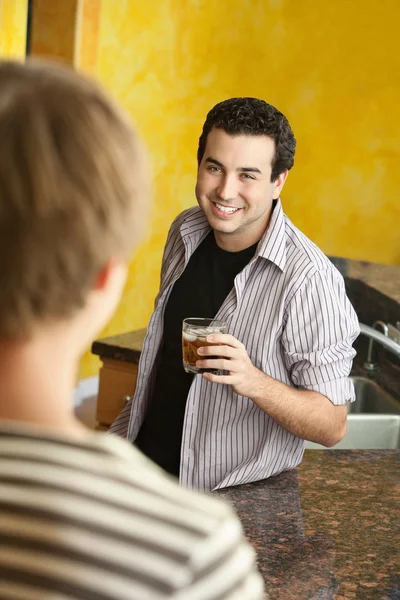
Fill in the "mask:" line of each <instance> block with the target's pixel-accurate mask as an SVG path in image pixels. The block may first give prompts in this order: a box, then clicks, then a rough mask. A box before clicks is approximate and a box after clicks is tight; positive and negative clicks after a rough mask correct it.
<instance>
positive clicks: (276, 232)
mask: <svg viewBox="0 0 400 600" xmlns="http://www.w3.org/2000/svg"><path fill="white" fill-rule="evenodd" d="M257 255H258V256H262V257H263V258H266V259H267V260H270V261H271V262H273V263H274V264H275V265H276V266H277V267H279V268H280V270H281V271H284V270H285V267H286V225H285V215H284V212H283V209H282V203H281V200H280V198H278V200H277V201H276V204H275V208H274V210H273V211H272V215H271V219H270V222H269V225H268V228H267V230H266V232H265V233H264V235H263V236H262V238H261V240H260V243H259V244H258V247H257Z"/></svg>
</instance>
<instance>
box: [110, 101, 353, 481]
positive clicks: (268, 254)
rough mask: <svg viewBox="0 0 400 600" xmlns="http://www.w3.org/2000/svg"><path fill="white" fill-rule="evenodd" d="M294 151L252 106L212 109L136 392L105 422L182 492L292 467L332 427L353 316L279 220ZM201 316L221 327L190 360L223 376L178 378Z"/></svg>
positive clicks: (336, 425) (343, 387)
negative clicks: (190, 204)
mask: <svg viewBox="0 0 400 600" xmlns="http://www.w3.org/2000/svg"><path fill="white" fill-rule="evenodd" d="M295 147H296V141H295V138H294V135H293V131H292V129H291V127H290V125H289V123H288V121H287V119H286V118H285V116H284V115H283V114H282V113H281V112H279V111H278V110H277V109H276V108H274V107H273V106H271V105H269V104H267V103H266V102H264V101H262V100H258V99H256V98H233V99H230V100H226V101H224V102H221V103H219V104H217V105H216V106H215V107H214V108H213V109H212V110H211V111H210V112H209V114H208V115H207V119H206V122H205V124H204V127H203V132H202V134H201V136H200V140H199V148H198V176H197V184H196V197H197V201H198V204H199V207H196V208H191V209H189V210H186V211H184V212H183V213H182V214H180V215H179V216H178V217H177V218H176V219H175V221H174V222H173V224H172V226H171V229H170V232H169V235H168V239H167V243H166V247H165V252H164V258H163V264H162V272H161V287H160V292H159V295H158V297H157V299H156V304H155V310H154V313H153V315H152V317H151V320H150V323H149V327H148V332H147V336H146V340H145V342H144V347H143V352H142V355H141V360H140V365H139V373H138V380H137V387H136V393H135V396H134V398H133V401H132V402H130V403H128V404H127V406H126V407H125V409H124V411H123V412H122V413H121V415H120V416H119V417H118V419H117V420H116V422H115V423H114V425H113V426H112V431H114V432H115V433H119V434H121V435H124V436H126V437H128V439H129V440H131V441H132V442H135V443H136V444H137V445H138V446H139V448H141V450H142V451H143V452H144V453H145V454H147V455H148V456H149V457H151V458H152V459H153V460H154V461H155V462H157V463H158V464H159V465H160V466H162V467H163V468H164V469H165V470H167V471H168V472H170V473H172V474H174V475H176V476H179V478H180V482H181V484H182V485H183V486H187V487H195V488H200V489H218V488H221V487H227V486H231V485H239V484H242V483H248V482H251V481H257V480H259V479H263V478H266V477H270V476H271V475H275V474H277V473H280V472H281V471H284V470H287V469H291V468H293V467H295V466H296V465H298V464H299V463H300V461H301V459H302V456H303V452H304V440H311V441H314V442H318V443H321V444H324V445H325V446H333V445H334V444H336V443H337V442H338V441H339V440H340V439H341V438H342V437H343V435H344V433H345V429H346V417H347V407H346V404H347V403H348V402H351V401H353V400H354V389H353V386H352V383H351V381H350V380H349V378H348V375H349V373H350V370H351V365H352V359H353V357H354V354H355V352H354V350H353V348H352V343H353V341H354V339H355V338H356V337H357V335H358V333H359V327H358V319H357V316H356V314H355V312H354V310H353V308H352V306H351V304H350V302H349V300H348V299H347V297H346V293H345V287H344V282H343V278H342V277H341V275H340V273H339V272H338V271H337V270H336V269H335V268H334V266H333V265H332V263H331V262H330V261H329V260H328V258H327V257H326V256H325V255H324V254H323V253H322V252H321V250H319V249H318V248H317V247H316V246H315V245H314V244H313V243H312V242H311V241H310V240H309V239H308V238H307V237H306V236H305V235H304V234H303V233H301V232H300V231H299V230H298V229H297V228H296V227H295V226H294V225H293V224H292V223H291V221H290V220H289V219H288V218H287V217H286V215H285V214H284V213H283V210H282V205H281V201H280V193H281V191H282V188H283V186H284V184H285V181H286V178H287V176H288V172H289V170H290V169H291V168H292V166H293V162H294V154H295ZM214 316H215V317H217V318H218V319H221V320H225V321H226V322H227V325H228V332H229V333H228V334H214V335H212V336H211V337H209V340H208V341H211V342H213V343H214V344H215V343H216V344H217V345H218V349H217V350H216V349H215V347H214V348H213V349H212V350H211V351H210V350H209V349H207V348H206V347H204V348H203V349H201V350H200V351H199V353H200V354H201V355H202V360H201V361H199V362H198V366H199V367H203V368H214V369H216V370H217V369H219V370H222V372H223V373H222V374H220V375H215V374H211V373H204V374H203V375H195V376H193V375H191V374H188V373H185V371H184V370H183V368H182V349H181V330H182V326H181V325H182V319H184V318H186V317H214ZM210 355H212V356H210ZM215 355H217V356H218V357H219V358H215Z"/></svg>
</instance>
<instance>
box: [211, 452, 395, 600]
mask: <svg viewBox="0 0 400 600" xmlns="http://www.w3.org/2000/svg"><path fill="white" fill-rule="evenodd" d="M399 459H400V451H399V450H393V451H391V450H374V451H369V450H326V451H323V450H306V451H305V454H304V459H303V462H302V463H301V465H300V466H299V467H298V468H297V469H294V470H292V471H288V472H285V473H282V474H280V475H277V476H276V477H272V478H270V479H267V480H264V481H260V482H257V483H251V484H247V485H242V486H238V487H232V488H226V489H223V490H219V491H218V492H215V493H216V494H218V495H219V496H220V497H222V498H225V499H226V500H227V501H228V502H230V503H231V504H232V505H233V506H234V508H235V509H236V511H237V513H238V515H239V517H240V519H241V521H242V524H243V527H244V530H245V533H246V535H247V537H248V539H249V541H250V542H251V543H252V545H253V546H254V548H255V550H256V552H257V556H258V566H259V569H260V571H261V573H262V575H263V577H264V580H265V582H266V590H267V591H268V593H269V596H270V598H271V600H330V599H335V600H349V599H352V600H395V599H396V600H398V599H399V598H400V562H399V559H400V556H399V548H400V535H399V534H400V528H399V504H400V501H399V497H400V495H399V492H400V477H399Z"/></svg>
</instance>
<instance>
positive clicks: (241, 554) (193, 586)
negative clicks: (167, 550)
mask: <svg viewBox="0 0 400 600" xmlns="http://www.w3.org/2000/svg"><path fill="white" fill-rule="evenodd" d="M227 513H228V514H227V517H226V518H225V519H223V520H222V521H220V523H219V526H218V527H217V528H216V530H215V531H214V532H213V533H212V534H211V535H209V536H208V537H207V538H206V539H205V540H204V541H202V542H201V543H199V544H198V545H197V546H196V547H195V548H194V549H193V554H192V557H191V560H190V565H189V569H188V574H189V577H188V580H187V582H186V584H185V585H184V586H182V588H181V589H180V590H179V591H178V592H177V593H175V594H174V595H173V596H171V600H262V599H268V595H267V594H266V592H265V590H264V582H263V579H262V577H261V575H260V573H259V572H258V570H257V567H256V563H255V552H254V550H253V548H252V547H251V546H250V545H249V544H248V543H247V541H246V540H245V538H244V535H243V531H242V527H241V525H240V522H239V520H238V518H237V517H236V516H234V514H233V512H232V511H231V510H230V509H228V511H227Z"/></svg>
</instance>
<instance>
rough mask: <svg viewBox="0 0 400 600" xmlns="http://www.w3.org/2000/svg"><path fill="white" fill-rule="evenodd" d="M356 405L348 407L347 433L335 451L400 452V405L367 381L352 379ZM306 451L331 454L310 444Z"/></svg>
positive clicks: (354, 403)
mask: <svg viewBox="0 0 400 600" xmlns="http://www.w3.org/2000/svg"><path fill="white" fill-rule="evenodd" d="M351 379H352V381H353V383H354V387H355V391H356V401H355V402H353V403H351V404H349V405H348V417H347V431H346V435H345V436H344V438H343V439H342V440H341V441H340V442H339V443H338V444H336V446H333V448H331V449H332V450H356V449H365V450H385V449H392V450H393V449H397V448H400V402H399V401H398V400H396V399H395V398H394V397H393V396H391V395H390V394H389V393H388V392H386V391H385V390H384V389H382V388H381V387H380V386H379V385H378V384H377V383H376V382H375V381H373V380H370V379H367V378H366V377H351ZM306 448H309V449H317V450H327V448H325V446H321V445H320V444H314V443H313V442H306Z"/></svg>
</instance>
